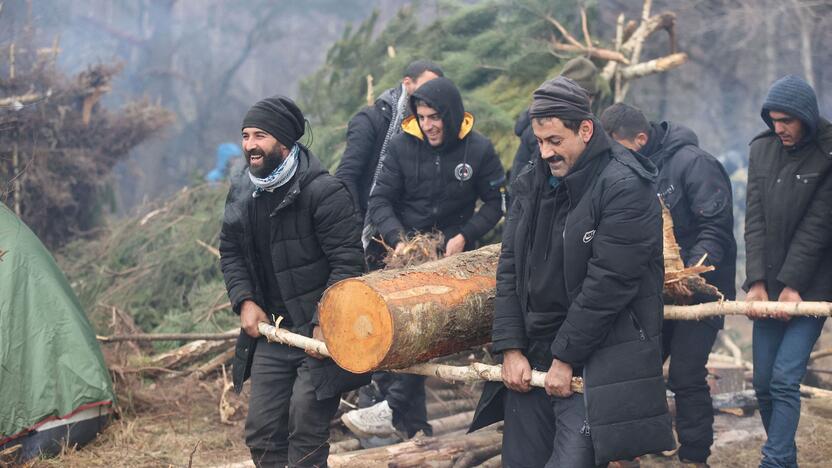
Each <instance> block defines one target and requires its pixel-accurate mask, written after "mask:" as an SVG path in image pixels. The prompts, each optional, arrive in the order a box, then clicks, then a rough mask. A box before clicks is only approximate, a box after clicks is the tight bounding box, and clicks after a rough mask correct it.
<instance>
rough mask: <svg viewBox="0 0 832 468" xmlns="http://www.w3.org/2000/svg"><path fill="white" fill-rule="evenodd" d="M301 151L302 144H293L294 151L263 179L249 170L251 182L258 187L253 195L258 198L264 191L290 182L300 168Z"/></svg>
mask: <svg viewBox="0 0 832 468" xmlns="http://www.w3.org/2000/svg"><path fill="white" fill-rule="evenodd" d="M299 152H300V146H298V144H297V143H295V145H294V146H292V151H291V152H290V153H289V156H287V157H286V159H284V160H283V162H282V163H280V165H279V166H277V168H275V170H273V171H272V173H271V174H269V175H267V176H266V177H265V178H263V179H261V178H259V177H256V176H255V175H254V174H252V173H251V170H249V171H248V177H249V179H251V183H252V184H254V186H255V187H257V190H255V191H254V192H253V193H252V194H251V196H252V197H254V198H257V197H259V196H260V194H261V193H262V192H264V191H265V192H272V191H274V189H276V188H278V187H280V186H281V185H284V184H285V183H286V182H289V180H290V179H291V178H292V177H293V176H294V175H295V171H297V169H298V153H299Z"/></svg>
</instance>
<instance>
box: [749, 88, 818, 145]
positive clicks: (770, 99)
mask: <svg viewBox="0 0 832 468" xmlns="http://www.w3.org/2000/svg"><path fill="white" fill-rule="evenodd" d="M769 111H775V112H783V113H784V114H789V115H790V116H792V117H796V118H798V119H800V121H801V122H803V125H805V126H806V136H805V137H804V138H807V137H808V138H812V137H814V136H815V132H816V131H817V128H818V120H819V119H820V112H819V111H818V98H817V97H816V96H815V91H814V90H813V89H812V87H811V86H809V83H807V82H806V81H804V80H803V78H800V77H799V76H795V75H786V76H784V77H783V78H780V79H779V80H777V81H775V82H774V84H772V85H771V88H769V90H768V95H767V96H766V100H765V102H764V103H763V110H762V111H761V112H760V116H761V117H762V118H763V121H765V123H766V125H768V128H770V129H771V130H772V131H774V124H773V123H772V122H771V116H769Z"/></svg>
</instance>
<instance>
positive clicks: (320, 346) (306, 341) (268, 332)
mask: <svg viewBox="0 0 832 468" xmlns="http://www.w3.org/2000/svg"><path fill="white" fill-rule="evenodd" d="M257 327H258V329H259V330H260V334H261V335H263V336H265V337H266V339H267V340H269V341H271V342H274V343H280V344H284V345H287V346H293V347H295V348H300V349H303V350H312V351H314V352H316V353H318V354H320V355H322V356H327V357H331V355H330V353H329V350H328V349H327V347H326V344H325V343H324V342H322V341H318V340H314V339H312V338H309V337H306V336H303V335H298V334H297V333H292V332H290V331H288V330H284V329H282V328H276V327H275V326H274V325H270V324H268V323H264V322H260V324H259V325H258V326H257ZM392 372H397V373H401V374H416V375H424V376H428V377H437V378H439V379H442V380H450V381H455V382H477V381H483V380H485V381H491V382H501V381H502V380H503V379H502V367H501V366H492V365H488V364H482V363H479V362H475V363H472V364H470V365H468V366H448V365H445V364H434V363H427V364H416V365H414V366H410V367H407V368H404V369H393V370H392ZM545 377H546V374H545V373H544V372H539V371H532V382H531V385H532V386H533V387H541V388H542V387H543V386H544V385H543V380H544V378H545ZM572 391H573V392H576V393H580V392H583V381H582V380H581V379H579V378H573V379H572Z"/></svg>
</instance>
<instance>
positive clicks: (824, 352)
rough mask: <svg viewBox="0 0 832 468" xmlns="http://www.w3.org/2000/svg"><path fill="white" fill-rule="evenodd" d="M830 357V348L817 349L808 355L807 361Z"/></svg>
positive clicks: (831, 353)
mask: <svg viewBox="0 0 832 468" xmlns="http://www.w3.org/2000/svg"><path fill="white" fill-rule="evenodd" d="M829 356H832V348H824V349H819V350H817V351H815V352H813V353H812V354H810V355H809V361H814V360H815V359H821V358H825V357H829Z"/></svg>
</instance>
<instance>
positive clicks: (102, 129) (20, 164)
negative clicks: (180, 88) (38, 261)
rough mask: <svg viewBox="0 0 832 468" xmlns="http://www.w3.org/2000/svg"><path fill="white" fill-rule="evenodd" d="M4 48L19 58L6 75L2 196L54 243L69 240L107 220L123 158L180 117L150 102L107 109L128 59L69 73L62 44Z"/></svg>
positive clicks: (1, 87)
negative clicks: (39, 49) (61, 63)
mask: <svg viewBox="0 0 832 468" xmlns="http://www.w3.org/2000/svg"><path fill="white" fill-rule="evenodd" d="M0 49H2V50H4V51H7V50H8V51H9V52H8V53H9V60H10V62H11V63H13V64H14V65H11V66H10V68H9V69H8V70H7V72H8V74H7V75H5V76H2V77H0V180H2V181H4V182H3V185H0V200H2V201H4V202H6V203H7V204H8V205H9V206H10V207H11V208H12V209H13V210H14V211H15V212H16V213H17V215H18V216H20V217H21V218H22V219H23V221H25V222H26V224H27V225H28V226H29V227H30V228H32V230H33V231H35V233H37V235H38V237H39V238H40V239H41V240H42V241H43V242H44V243H45V244H46V245H47V246H49V247H56V246H61V245H63V244H64V243H66V242H67V241H69V240H71V239H74V238H76V237H78V236H79V235H81V234H83V233H87V232H89V231H91V230H92V229H94V228H97V227H99V226H100V223H101V221H102V216H101V214H102V211H103V208H104V206H105V204H106V203H105V197H104V195H106V194H107V191H108V188H111V184H112V171H113V168H114V167H115V166H116V163H118V162H119V161H124V160H125V159H127V156H128V153H129V152H130V149H131V148H133V147H135V146H136V145H138V144H139V143H141V142H142V141H144V140H146V139H147V138H148V137H150V136H151V135H153V134H154V133H156V132H157V131H159V130H160V129H162V128H163V127H165V126H166V125H168V124H169V123H170V122H171V121H172V119H173V116H172V114H171V113H170V112H168V111H166V110H165V109H163V108H162V107H160V106H158V105H154V104H151V103H149V102H146V101H143V102H130V103H128V104H126V105H125V106H124V107H123V108H122V109H120V110H119V111H118V112H116V113H110V112H108V111H107V110H105V109H104V108H103V107H102V106H101V104H100V100H101V98H102V96H103V95H104V94H106V93H107V92H108V91H110V82H111V81H112V80H113V78H114V76H115V75H116V74H118V72H119V71H120V70H121V66H120V65H117V64H113V65H106V64H99V65H95V66H90V67H89V68H88V69H87V70H86V71H84V72H82V73H80V74H79V75H78V76H76V77H74V78H68V77H66V76H64V75H63V74H62V73H61V72H59V71H58V69H57V66H56V65H55V60H56V56H57V51H58V48H57V45H55V46H54V51H55V53H54V54H48V55H45V54H37V53H36V49H35V48H34V47H31V46H29V47H23V48H20V47H18V48H15V47H14V45H13V44H12V45H11V47H8V46H6V47H0Z"/></svg>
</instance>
